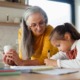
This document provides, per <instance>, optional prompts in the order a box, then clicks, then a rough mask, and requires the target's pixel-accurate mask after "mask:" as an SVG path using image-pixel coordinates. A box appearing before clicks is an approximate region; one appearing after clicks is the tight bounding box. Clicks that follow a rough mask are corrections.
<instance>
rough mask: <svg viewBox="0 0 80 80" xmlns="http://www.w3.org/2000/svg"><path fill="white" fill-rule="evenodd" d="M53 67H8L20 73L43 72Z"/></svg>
mask: <svg viewBox="0 0 80 80" xmlns="http://www.w3.org/2000/svg"><path fill="white" fill-rule="evenodd" d="M53 68H54V67H53V66H46V65H41V66H10V69H13V70H17V71H21V72H34V71H43V70H51V69H53Z"/></svg>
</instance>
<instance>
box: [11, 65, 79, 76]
mask: <svg viewBox="0 0 80 80" xmlns="http://www.w3.org/2000/svg"><path fill="white" fill-rule="evenodd" d="M10 69H13V70H17V71H21V72H23V73H26V72H33V73H40V74H48V75H61V74H70V73H75V72H79V71H78V70H75V69H60V68H55V67H53V66H45V65H42V66H11V67H10Z"/></svg>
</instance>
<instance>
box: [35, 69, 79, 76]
mask: <svg viewBox="0 0 80 80" xmlns="http://www.w3.org/2000/svg"><path fill="white" fill-rule="evenodd" d="M34 72H35V73H40V74H48V75H62V74H70V73H75V72H79V71H78V70H74V69H53V70H46V71H34Z"/></svg>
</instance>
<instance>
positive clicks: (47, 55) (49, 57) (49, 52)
mask: <svg viewBox="0 0 80 80" xmlns="http://www.w3.org/2000/svg"><path fill="white" fill-rule="evenodd" d="M47 56H48V59H50V50H48V54H47Z"/></svg>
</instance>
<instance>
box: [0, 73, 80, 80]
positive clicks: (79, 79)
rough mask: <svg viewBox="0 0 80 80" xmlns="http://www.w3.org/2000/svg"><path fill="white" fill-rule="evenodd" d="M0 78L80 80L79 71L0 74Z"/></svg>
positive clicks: (11, 79)
mask: <svg viewBox="0 0 80 80" xmlns="http://www.w3.org/2000/svg"><path fill="white" fill-rule="evenodd" d="M0 80H80V72H77V73H72V74H65V75H45V74H36V73H25V74H21V75H16V76H0Z"/></svg>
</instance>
